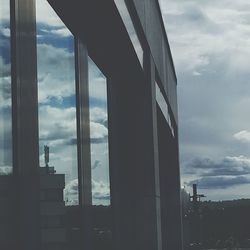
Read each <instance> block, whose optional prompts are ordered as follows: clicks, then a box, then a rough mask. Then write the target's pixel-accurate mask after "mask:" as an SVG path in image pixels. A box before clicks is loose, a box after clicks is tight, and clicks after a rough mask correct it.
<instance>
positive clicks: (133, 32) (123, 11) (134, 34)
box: [114, 0, 143, 67]
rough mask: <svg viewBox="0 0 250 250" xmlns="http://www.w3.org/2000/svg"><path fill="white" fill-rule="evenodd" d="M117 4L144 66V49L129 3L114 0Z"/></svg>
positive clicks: (122, 0)
mask: <svg viewBox="0 0 250 250" xmlns="http://www.w3.org/2000/svg"><path fill="white" fill-rule="evenodd" d="M114 2H115V5H116V7H117V9H118V11H119V13H120V16H121V18H122V21H123V23H124V25H125V27H126V30H127V32H128V34H129V37H130V40H131V42H132V44H133V46H134V50H135V52H136V55H137V57H138V59H139V61H140V64H141V66H142V67H143V49H142V46H141V43H140V40H139V38H138V35H137V32H136V29H135V27H134V24H133V21H132V18H131V16H130V13H129V11H128V8H127V5H126V3H125V1H124V0H114Z"/></svg>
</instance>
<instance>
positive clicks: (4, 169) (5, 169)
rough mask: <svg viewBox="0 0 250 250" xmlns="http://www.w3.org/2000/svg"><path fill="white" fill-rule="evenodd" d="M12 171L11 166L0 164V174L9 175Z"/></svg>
mask: <svg viewBox="0 0 250 250" xmlns="http://www.w3.org/2000/svg"><path fill="white" fill-rule="evenodd" d="M12 172H13V168H12V167H11V166H0V175H10V174H12Z"/></svg>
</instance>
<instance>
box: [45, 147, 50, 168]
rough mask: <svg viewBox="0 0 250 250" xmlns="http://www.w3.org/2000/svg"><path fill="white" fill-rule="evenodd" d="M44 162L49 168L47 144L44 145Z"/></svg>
mask: <svg viewBox="0 0 250 250" xmlns="http://www.w3.org/2000/svg"><path fill="white" fill-rule="evenodd" d="M44 162H45V167H46V168H49V146H47V145H45V146H44Z"/></svg>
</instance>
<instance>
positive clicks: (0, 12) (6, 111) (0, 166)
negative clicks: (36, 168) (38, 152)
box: [0, 0, 13, 175]
mask: <svg viewBox="0 0 250 250" xmlns="http://www.w3.org/2000/svg"><path fill="white" fill-rule="evenodd" d="M0 5H1V8H0V175H8V174H11V173H12V171H13V168H12V111H11V109H12V106H11V63H10V1H9V0H1V1H0Z"/></svg>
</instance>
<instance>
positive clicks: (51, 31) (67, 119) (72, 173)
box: [37, 0, 79, 205]
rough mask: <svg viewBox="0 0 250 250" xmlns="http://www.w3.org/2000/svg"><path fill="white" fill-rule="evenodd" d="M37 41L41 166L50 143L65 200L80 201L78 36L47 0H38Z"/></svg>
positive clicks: (71, 203)
mask: <svg viewBox="0 0 250 250" xmlns="http://www.w3.org/2000/svg"><path fill="white" fill-rule="evenodd" d="M37 43H38V44H37V57H38V63H37V66H38V98H39V147H40V166H44V163H43V159H44V155H43V147H44V145H48V146H49V147H50V163H49V164H50V166H53V167H54V168H55V170H56V173H57V174H64V175H65V184H66V185H65V189H64V201H65V203H66V205H78V204H79V191H78V162H77V143H76V141H77V140H76V138H77V132H76V100H75V99H76V97H75V96H76V95H75V91H76V90H75V58H74V37H73V36H72V34H71V33H70V31H69V30H68V29H67V27H66V26H65V25H64V23H63V22H62V21H61V20H60V19H59V17H58V16H57V14H56V13H55V12H54V10H53V9H52V8H51V6H50V5H49V4H48V2H47V1H46V0H37Z"/></svg>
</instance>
